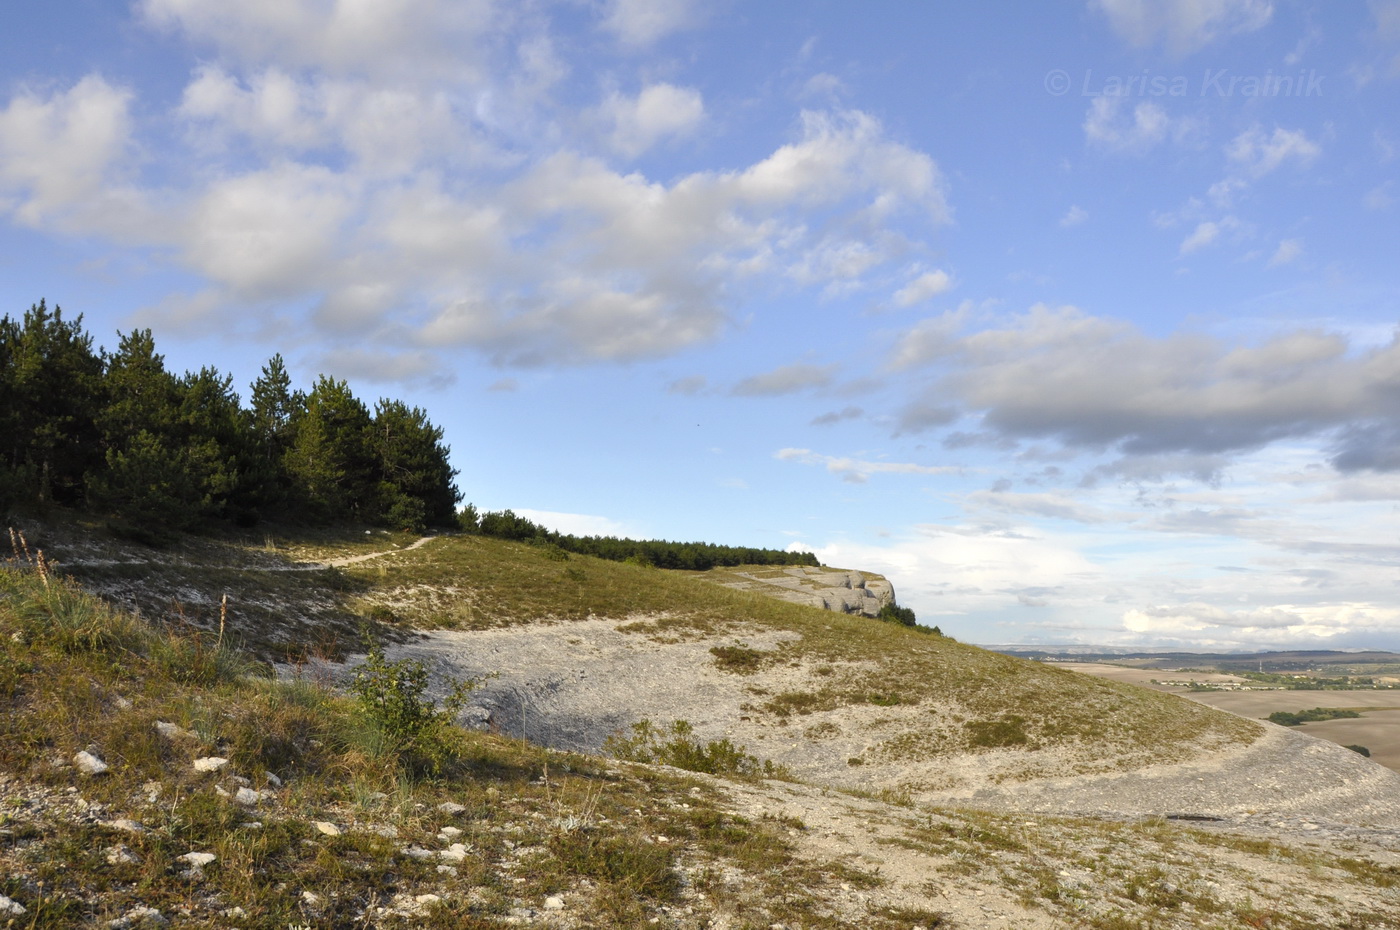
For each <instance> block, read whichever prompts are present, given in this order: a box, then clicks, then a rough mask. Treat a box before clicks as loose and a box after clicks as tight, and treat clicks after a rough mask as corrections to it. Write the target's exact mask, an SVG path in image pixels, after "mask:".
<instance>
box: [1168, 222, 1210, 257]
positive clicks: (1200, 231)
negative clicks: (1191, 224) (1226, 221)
mask: <svg viewBox="0 0 1400 930" xmlns="http://www.w3.org/2000/svg"><path fill="white" fill-rule="evenodd" d="M1219 238H1220V224H1219V223H1213V222H1210V221H1205V222H1202V223H1198V224H1197V225H1196V228H1195V229H1194V230H1192V231H1191V234H1190V235H1189V236H1187V237H1186V238H1185V239H1183V240H1181V248H1179V249H1178V250H1177V254H1179V255H1190V254H1191V253H1192V252H1197V251H1200V250H1201V249H1203V248H1205V247H1206V246H1208V245H1213V244H1214V243H1215V240H1216V239H1219Z"/></svg>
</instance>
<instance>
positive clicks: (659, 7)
mask: <svg viewBox="0 0 1400 930" xmlns="http://www.w3.org/2000/svg"><path fill="white" fill-rule="evenodd" d="M700 19H701V11H700V8H699V5H698V4H697V3H695V2H694V0H608V4H607V7H606V12H605V13H604V16H603V27H604V28H605V29H607V30H609V31H610V32H612V33H613V34H614V35H616V36H617V38H618V41H620V42H621V43H622V44H623V45H628V46H633V47H642V46H647V45H651V44H653V43H655V42H657V41H659V40H661V39H664V38H665V37H666V36H668V35H671V34H672V33H675V32H680V31H681V30H683V29H688V28H690V27H691V26H693V25H695V24H696V23H697V22H699V21H700Z"/></svg>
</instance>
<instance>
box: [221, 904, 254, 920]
mask: <svg viewBox="0 0 1400 930" xmlns="http://www.w3.org/2000/svg"><path fill="white" fill-rule="evenodd" d="M219 916H220V917H223V918H225V919H227V920H242V919H243V918H245V917H247V916H248V912H247V911H245V910H243V908H241V907H237V906H234V907H226V908H224V909H223V910H222V911H219Z"/></svg>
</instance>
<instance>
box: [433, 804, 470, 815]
mask: <svg viewBox="0 0 1400 930" xmlns="http://www.w3.org/2000/svg"><path fill="white" fill-rule="evenodd" d="M437 809H438V810H439V811H441V812H442V813H444V814H446V815H447V816H449V817H456V816H457V815H458V814H460V813H463V812H464V811H466V809H467V807H466V805H465V804H458V803H457V802H456V801H443V802H442V803H441V804H439V805H438V806H437Z"/></svg>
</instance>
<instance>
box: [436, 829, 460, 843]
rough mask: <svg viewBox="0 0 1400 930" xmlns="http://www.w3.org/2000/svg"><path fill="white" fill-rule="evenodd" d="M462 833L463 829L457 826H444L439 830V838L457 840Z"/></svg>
mask: <svg viewBox="0 0 1400 930" xmlns="http://www.w3.org/2000/svg"><path fill="white" fill-rule="evenodd" d="M461 835H462V831H461V830H460V829H458V828H457V827H443V828H442V829H441V830H440V831H438V839H440V840H455V839H456V838H457V837H459V836H461Z"/></svg>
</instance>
